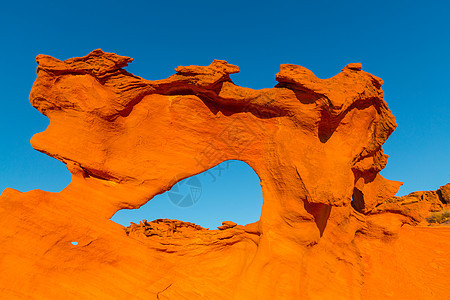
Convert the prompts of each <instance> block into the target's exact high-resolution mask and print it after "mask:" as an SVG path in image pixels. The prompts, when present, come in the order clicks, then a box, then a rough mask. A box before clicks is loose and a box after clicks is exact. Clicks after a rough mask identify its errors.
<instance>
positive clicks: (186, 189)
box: [111, 160, 263, 229]
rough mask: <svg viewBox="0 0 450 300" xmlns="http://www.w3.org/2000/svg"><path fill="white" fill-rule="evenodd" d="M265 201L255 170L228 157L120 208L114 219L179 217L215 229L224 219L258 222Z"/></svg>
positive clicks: (135, 220) (124, 221) (125, 222)
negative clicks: (142, 201) (142, 200)
mask: <svg viewBox="0 0 450 300" xmlns="http://www.w3.org/2000/svg"><path fill="white" fill-rule="evenodd" d="M176 181H178V180H176ZM262 204H263V198H262V189H261V185H260V179H259V177H258V175H257V174H256V172H255V171H254V170H253V169H252V168H251V167H250V166H249V165H248V164H247V163H246V162H243V161H240V160H226V161H224V162H222V163H220V164H218V165H216V166H215V167H213V168H210V169H208V170H206V171H204V172H202V173H199V174H197V175H193V176H190V177H188V178H184V179H182V180H179V181H178V182H177V183H176V184H174V185H173V186H172V188H171V189H170V190H168V191H166V192H164V193H162V194H159V195H156V196H155V197H153V198H152V199H150V200H149V201H148V202H147V203H146V204H145V205H143V206H141V207H140V208H137V209H121V210H119V211H118V212H117V213H115V214H114V215H113V217H112V218H111V220H112V221H114V222H116V223H119V224H121V225H123V226H129V225H130V223H131V222H133V223H139V222H140V221H142V220H148V221H151V220H157V219H177V220H180V221H185V222H191V223H195V224H197V225H200V226H202V227H204V228H210V229H216V227H218V226H220V225H221V222H222V221H232V222H235V223H237V224H241V225H245V224H248V223H253V222H256V221H259V219H260V216H261V209H262Z"/></svg>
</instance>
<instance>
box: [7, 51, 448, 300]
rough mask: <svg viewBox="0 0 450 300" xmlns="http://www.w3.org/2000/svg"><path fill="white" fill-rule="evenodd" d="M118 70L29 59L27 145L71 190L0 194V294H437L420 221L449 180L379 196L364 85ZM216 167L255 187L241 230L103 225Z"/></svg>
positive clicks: (372, 112)
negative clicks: (37, 119)
mask: <svg viewBox="0 0 450 300" xmlns="http://www.w3.org/2000/svg"><path fill="white" fill-rule="evenodd" d="M131 61H132V59H131V58H129V57H124V56H119V55H116V54H113V53H105V52H103V51H102V50H95V51H93V52H91V53H90V54H88V55H87V56H84V57H79V58H78V57H77V58H71V59H68V60H65V61H61V60H58V59H56V58H53V57H50V56H46V55H38V57H37V62H38V68H37V79H36V81H35V83H34V85H33V88H32V90H31V93H30V102H31V104H32V105H33V106H34V107H35V108H36V109H38V110H39V111H40V112H41V113H42V114H44V115H45V116H47V117H48V118H49V119H50V125H49V126H48V128H47V129H46V130H45V131H43V132H41V133H37V134H36V135H35V136H34V137H33V138H32V139H31V144H32V146H33V147H34V148H35V149H36V150H38V151H41V152H43V153H45V154H47V155H49V156H51V157H54V158H56V159H58V160H60V161H61V162H63V163H64V164H66V165H67V168H68V170H69V171H70V173H71V174H72V181H71V183H70V184H69V185H68V186H67V187H66V188H65V189H64V190H62V191H61V192H60V193H51V192H45V191H41V190H33V191H30V192H26V193H22V192H19V191H16V190H13V189H6V190H5V191H4V192H3V193H2V195H1V196H0V245H1V247H0V270H1V272H0V294H1V295H2V296H1V297H2V298H4V299H245V300H251V299H430V298H439V299H450V288H449V281H448V270H450V260H449V259H448V256H449V253H450V227H449V226H445V225H437V226H428V224H427V221H426V220H427V218H428V217H429V215H430V214H431V213H433V212H439V211H442V210H445V209H446V208H447V204H448V203H449V189H450V186H449V185H447V186H444V187H441V188H440V189H439V190H437V191H434V192H418V193H413V194H411V195H408V196H405V197H395V194H396V193H397V191H398V188H399V187H400V185H401V184H402V183H401V182H397V181H391V180H387V179H385V178H383V177H382V176H381V175H380V174H379V172H380V171H381V170H382V169H383V168H384V167H385V166H386V163H387V155H386V154H384V153H383V150H382V145H383V143H384V142H385V141H386V140H387V138H388V137H389V135H390V134H391V133H392V132H393V131H394V129H395V127H396V122H395V119H394V117H393V115H392V113H391V111H390V110H389V108H388V106H387V104H386V102H385V101H384V99H383V91H382V89H381V86H382V84H383V81H382V80H381V79H380V78H378V77H375V76H373V75H371V74H369V73H367V72H365V71H363V70H362V66H361V64H359V63H352V64H349V65H347V66H346V67H345V68H344V69H343V70H342V72H340V73H338V74H337V75H335V76H334V77H332V78H329V79H319V78H317V77H316V76H315V75H314V74H313V73H312V72H311V71H309V70H308V69H306V68H303V67H301V66H296V65H291V64H285V65H281V68H280V72H279V73H278V74H276V80H277V81H278V84H277V85H276V86H275V87H273V88H267V89H261V90H253V89H250V88H245V87H239V86H237V85H235V84H234V83H233V82H232V80H231V78H230V75H231V74H234V73H238V72H239V68H238V67H237V66H235V65H231V64H229V63H227V62H226V61H223V60H215V61H213V62H212V63H211V64H210V65H209V66H185V67H177V68H176V69H175V71H176V73H175V74H174V75H172V76H170V77H169V78H167V79H162V80H156V81H149V80H145V79H143V78H140V77H138V76H136V75H133V74H130V73H129V72H127V71H126V70H125V69H124V67H126V66H127V64H128V63H130V62H131ZM405 151H407V150H405ZM232 159H234V160H241V161H244V162H246V163H247V164H248V165H250V166H251V167H252V168H253V170H254V171H255V172H256V173H257V175H258V176H259V178H260V180H261V188H262V191H263V207H262V212H261V218H260V220H259V221H258V222H255V223H252V224H247V225H245V224H236V223H234V222H232V221H233V220H226V221H225V220H224V222H223V225H222V226H220V227H219V229H217V230H208V229H205V228H202V227H200V226H198V225H195V224H192V223H188V222H183V221H177V220H167V219H159V220H154V221H146V220H144V221H142V222H141V223H140V224H131V225H130V226H129V227H126V228H125V227H123V226H121V225H119V224H117V223H114V222H113V221H111V220H110V218H111V217H112V216H113V215H114V214H115V213H116V212H117V211H118V210H121V209H136V208H139V207H140V206H142V205H144V204H145V203H146V202H148V201H151V199H152V198H153V197H154V196H155V195H158V194H161V193H163V192H165V191H167V190H169V189H170V188H171V187H172V186H173V185H174V184H175V183H176V182H178V181H180V180H182V179H184V178H187V177H190V176H192V175H195V174H199V173H201V172H203V171H206V170H208V169H210V168H212V167H214V166H216V165H217V164H219V163H221V162H223V161H226V160H232ZM205 201H207V200H205Z"/></svg>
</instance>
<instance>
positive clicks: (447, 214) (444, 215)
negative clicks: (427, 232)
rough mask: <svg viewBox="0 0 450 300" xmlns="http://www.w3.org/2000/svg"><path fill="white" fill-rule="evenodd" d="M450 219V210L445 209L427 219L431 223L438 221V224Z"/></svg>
mask: <svg viewBox="0 0 450 300" xmlns="http://www.w3.org/2000/svg"><path fill="white" fill-rule="evenodd" d="M449 219H450V211H448V210H444V211H441V212H437V213H434V214H432V215H431V216H430V217H429V218H428V219H427V221H428V222H429V223H436V224H442V223H445V222H447V221H448V220H449Z"/></svg>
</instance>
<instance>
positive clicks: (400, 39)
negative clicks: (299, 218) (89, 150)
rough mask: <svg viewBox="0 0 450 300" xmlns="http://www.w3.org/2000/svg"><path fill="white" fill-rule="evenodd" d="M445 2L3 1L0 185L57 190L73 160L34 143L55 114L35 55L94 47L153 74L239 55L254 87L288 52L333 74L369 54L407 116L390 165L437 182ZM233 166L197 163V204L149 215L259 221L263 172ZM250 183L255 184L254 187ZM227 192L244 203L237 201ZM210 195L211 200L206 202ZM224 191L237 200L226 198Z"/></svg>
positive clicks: (449, 138) (448, 47)
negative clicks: (36, 100)
mask: <svg viewBox="0 0 450 300" xmlns="http://www.w3.org/2000/svg"><path fill="white" fill-rule="evenodd" d="M448 3H449V2H448V1H376V2H374V1H279V2H275V1H272V2H264V1H222V2H217V1H186V2H181V1H76V2H67V3H62V2H57V1H32V2H31V1H30V2H27V1H22V2H20V1H7V2H4V3H2V5H1V9H0V37H1V41H2V43H1V47H0V54H1V58H2V67H3V69H2V72H1V74H0V86H1V94H0V97H1V98H0V99H1V100H0V101H1V108H2V112H1V118H0V125H1V128H2V129H1V131H0V140H1V144H0V155H1V158H0V192H1V191H3V189H4V188H5V187H12V188H15V189H18V190H20V191H28V190H31V189H36V188H39V189H43V190H48V191H59V190H61V189H62V188H64V187H65V186H66V185H67V184H68V183H69V181H70V176H69V173H68V172H67V170H66V169H65V166H64V165H63V164H62V163H60V162H58V161H56V160H54V159H52V158H49V157H46V156H45V155H44V154H41V153H39V152H37V151H34V150H33V149H32V148H31V146H30V143H29V140H30V138H31V136H32V135H33V134H34V133H37V132H40V131H43V130H44V129H45V128H46V126H47V125H48V120H47V119H46V118H45V117H44V116H42V115H41V114H40V113H39V112H37V111H36V110H35V109H34V108H32V107H31V105H30V104H29V102H28V94H29V92H30V88H31V85H32V83H33V81H34V79H35V76H36V75H35V68H36V63H35V56H36V55H37V54H39V53H42V54H49V55H52V56H55V57H57V58H59V59H67V58H70V57H73V56H83V55H85V54H87V53H89V52H90V51H92V50H93V49H96V48H102V49H103V50H104V51H109V52H115V53H117V54H120V55H126V56H131V57H133V58H134V59H135V61H134V62H133V63H132V64H131V65H130V66H129V67H128V70H129V71H130V72H132V73H134V74H136V75H139V76H141V77H144V78H146V79H151V80H154V79H161V78H165V77H167V76H169V75H171V74H172V73H173V72H174V71H173V69H174V68H175V67H176V66H178V65H191V64H197V65H208V64H209V63H210V62H211V61H212V60H213V59H215V58H217V59H225V60H227V61H228V62H230V63H232V64H236V65H239V66H240V69H241V73H240V74H236V75H233V76H232V79H233V80H234V82H235V83H236V84H239V85H241V86H247V87H251V88H255V89H260V88H267V87H272V86H274V85H275V84H276V81H275V79H274V76H275V73H277V72H278V71H279V65H280V64H282V63H293V64H298V65H302V66H305V67H307V68H309V69H311V70H312V71H313V72H314V73H315V74H316V75H317V76H319V77H321V78H327V77H331V76H333V75H335V74H336V73H338V72H339V71H340V70H341V69H342V67H344V66H345V65H346V64H347V63H349V62H361V63H362V64H363V69H364V70H365V71H368V72H370V73H373V74H375V75H377V76H379V77H381V78H382V79H383V80H384V81H385V84H384V86H383V89H384V91H385V95H386V97H385V99H386V101H387V102H388V104H389V107H390V108H391V110H392V112H393V113H394V115H395V117H396V119H397V123H398V128H397V130H396V131H395V132H394V134H393V135H392V136H391V137H390V139H389V140H388V142H387V143H386V144H385V146H384V149H385V152H386V153H387V154H389V155H390V158H389V163H388V166H387V168H386V169H385V170H384V171H383V172H382V174H383V175H384V176H385V177H387V178H389V179H394V180H400V181H404V182H405V185H404V186H403V187H402V188H401V189H400V192H399V194H400V195H403V194H407V193H409V192H411V191H416V190H435V189H437V188H438V187H439V186H440V185H443V184H445V183H447V182H449V181H450V159H449V153H450V151H449V149H450V121H449V120H450V105H449V103H450V83H449V82H450V75H449V70H450V21H449V20H450V18H449V15H450V4H448ZM224 174H227V175H223V176H221V178H220V179H219V180H217V181H216V182H214V183H211V182H208V181H207V179H206V178H207V176H205V175H200V176H203V177H200V178H201V182H202V188H203V190H204V193H203V194H202V196H201V199H200V200H199V201H198V202H197V204H196V205H194V206H192V207H190V208H183V209H182V208H177V207H175V206H173V205H172V206H167V201H168V199H167V195H166V196H165V198H164V199H163V198H158V199H155V201H154V203H156V202H158V201H166V203H165V204H164V205H165V206H167V207H166V209H164V211H163V209H161V210H158V209H157V207H156V206H155V208H153V209H152V208H151V207H150V205H149V207H150V208H146V209H147V210H148V211H151V213H148V215H149V216H150V215H151V217H147V219H152V218H154V217H158V216H157V213H155V211H161V213H160V216H166V217H174V218H175V217H176V218H181V219H184V220H187V221H195V222H197V223H199V224H201V225H205V226H213V225H215V224H217V223H220V222H219V221H221V220H225V219H237V218H240V219H239V223H246V222H253V221H256V220H257V219H258V215H259V212H260V209H261V199H260V197H261V190H260V186H259V185H258V181H257V180H256V181H255V176H256V175H255V174H254V173H253V171H252V170H251V169H250V168H249V167H248V166H246V165H245V164H243V163H239V162H237V163H235V164H230V166H229V169H228V170H227V172H225V173H224ZM256 179H257V177H256ZM242 185H243V186H247V189H246V192H245V194H243V186H242ZM235 187H236V188H235ZM210 190H211V191H213V190H214V191H213V192H210ZM161 197H164V195H162V196H161ZM230 199H233V201H238V202H239V203H240V207H239V208H238V209H236V208H235V207H236V206H233V203H234V202H233V201H230ZM236 199H237V200H236ZM156 200H157V201H156ZM161 203H162V202H161ZM202 203H203V204H202ZM207 203H208V205H209V206H208V207H209V208H205V207H204V205H206V204H207ZM227 203H228V204H229V206H228V209H225V208H223V209H222V208H219V207H225V206H226V204H227ZM169 204H170V203H169ZM0 205H1V204H0ZM155 205H156V204H155ZM164 205H162V206H164ZM211 207H212V208H214V207H217V208H218V209H216V210H214V209H211ZM208 209H209V210H208ZM255 211H256V213H255ZM183 216H185V217H183ZM138 217H141V216H140V215H139V216H138ZM123 218H127V217H123ZM129 218H131V216H130V217H129ZM143 218H144V217H143ZM119 221H120V222H125V221H123V220H119Z"/></svg>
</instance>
